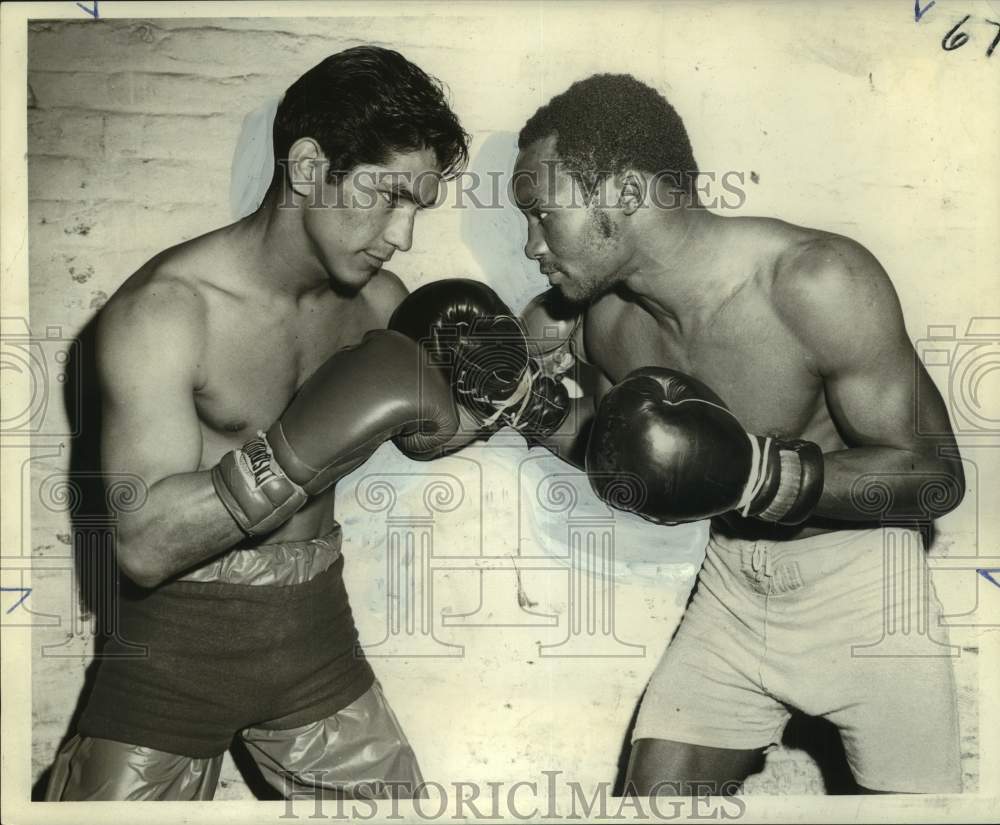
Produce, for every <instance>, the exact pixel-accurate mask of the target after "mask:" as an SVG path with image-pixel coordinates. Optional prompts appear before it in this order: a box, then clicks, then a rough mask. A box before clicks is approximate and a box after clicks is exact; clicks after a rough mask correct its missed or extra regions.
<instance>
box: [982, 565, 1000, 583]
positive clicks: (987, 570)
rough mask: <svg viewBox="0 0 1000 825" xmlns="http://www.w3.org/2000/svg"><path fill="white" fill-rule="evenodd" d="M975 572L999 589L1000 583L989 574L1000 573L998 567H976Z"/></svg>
mask: <svg viewBox="0 0 1000 825" xmlns="http://www.w3.org/2000/svg"><path fill="white" fill-rule="evenodd" d="M976 572H977V573H978V574H979V575H980V576H982V577H983V578H984V579H986V581H988V582H989V583H990V584H992V585H993V586H995V587H1000V582H998V581H997V580H996V579H994V578H993V577H992V576H991V575H990V573H1000V567H977V568H976Z"/></svg>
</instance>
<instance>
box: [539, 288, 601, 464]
mask: <svg viewBox="0 0 1000 825" xmlns="http://www.w3.org/2000/svg"><path fill="white" fill-rule="evenodd" d="M576 312H577V310H576V309H575V308H574V307H570V306H568V305H566V304H565V302H563V301H562V300H561V299H560V296H559V292H558V290H556V289H549V290H546V291H545V292H543V293H541V294H539V295H536V296H535V297H534V298H532V299H531V301H529V302H528V304H527V306H525V308H524V309H523V310H522V311H521V316H520V317H521V321H522V323H523V324H524V328H525V331H526V333H527V337H528V341H529V345H530V346H531V348H532V350H533V351H534V352H535V353H537V354H538V357H539V361H540V364H541V368H542V370H543V372H545V373H546V374H548V375H552V376H558V377H559V378H558V380H561V381H562V382H563V383H564V385H565V386H566V387H567V389H568V390H569V395H570V407H569V413H568V415H567V416H566V418H565V419H564V420H563V422H562V425H561V426H560V427H559V429H558V430H556V431H555V432H553V433H552V434H551V435H549V436H547V437H546V438H543V439H537V440H536V441H535V442H534V444H535V445H537V446H540V447H544V448H545V449H547V450H549V451H550V452H551V453H553V454H554V455H556V456H558V457H559V458H561V459H562V460H563V461H566V462H567V463H569V464H572V465H574V466H575V467H577V468H579V469H581V470H583V469H584V468H585V461H586V454H587V440H588V438H589V435H590V427H591V424H592V423H593V419H594V415H595V413H596V411H597V407H598V405H599V404H600V401H601V399H602V398H603V397H604V395H605V393H607V392H608V390H610V389H611V386H612V384H611V382H610V381H609V380H608V379H607V378H606V377H605V376H604V375H603V374H602V373H601V371H600V370H599V369H598V368H597V367H596V366H594V365H593V364H591V363H589V362H588V361H587V360H586V358H585V356H584V353H585V349H584V341H583V324H582V323H581V322H580V320H581V319H580V317H579V316H578V315H577V314H576Z"/></svg>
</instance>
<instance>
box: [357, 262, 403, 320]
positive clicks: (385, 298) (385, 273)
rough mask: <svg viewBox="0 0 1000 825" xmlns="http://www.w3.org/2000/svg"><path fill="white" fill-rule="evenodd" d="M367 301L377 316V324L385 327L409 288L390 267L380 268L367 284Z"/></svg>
mask: <svg viewBox="0 0 1000 825" xmlns="http://www.w3.org/2000/svg"><path fill="white" fill-rule="evenodd" d="M365 295H366V297H367V303H368V306H369V307H370V309H371V311H372V312H373V314H374V316H375V325H376V326H380V327H384V326H386V324H388V323H389V318H390V316H391V315H392V313H393V312H394V311H395V309H396V307H398V306H399V304H400V303H401V302H402V300H403V299H404V298H405V297H406V296H407V295H409V290H408V289H407V288H406V285H405V284H404V283H403V281H402V279H401V278H400V277H399V276H398V275H397V274H396V273H395V272H390V271H389V270H388V269H380V270H379V271H378V273H376V274H375V275H374V276H373V277H372V279H371V280H370V281H369V282H368V283H367V284H366V285H365Z"/></svg>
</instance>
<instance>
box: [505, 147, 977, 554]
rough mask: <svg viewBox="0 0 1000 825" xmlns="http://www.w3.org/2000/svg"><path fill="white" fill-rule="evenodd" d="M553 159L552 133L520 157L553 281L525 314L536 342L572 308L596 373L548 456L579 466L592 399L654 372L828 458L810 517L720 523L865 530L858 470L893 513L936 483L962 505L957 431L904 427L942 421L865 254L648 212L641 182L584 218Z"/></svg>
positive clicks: (766, 223) (747, 528) (774, 230)
mask: <svg viewBox="0 0 1000 825" xmlns="http://www.w3.org/2000/svg"><path fill="white" fill-rule="evenodd" d="M555 158H556V155H555V144H554V139H552V138H550V139H547V140H544V141H539V142H537V143H535V144H532V145H531V146H529V147H528V148H527V149H526V150H525V151H523V152H521V154H520V155H518V160H517V164H516V171H515V174H516V175H519V176H518V177H517V178H516V180H517V187H516V189H515V194H516V197H517V200H518V203H519V205H520V206H521V208H522V211H523V212H524V214H525V216H526V218H527V220H528V241H527V244H526V247H525V253H526V255H527V256H528V257H530V258H533V259H535V260H537V261H538V263H539V266H540V269H541V270H542V272H543V273H546V274H547V275H548V278H549V282H550V284H551V285H552V287H553V289H552V290H550V293H549V294H548V295H547V296H540V298H538V299H536V300H535V301H534V302H532V304H531V305H530V306H529V311H528V313H526V315H525V320H526V322H527V323H528V325H529V327H531V328H532V331H534V332H535V333H536V334H537V331H538V330H539V329H541V328H542V327H544V326H545V324H547V323H555V322H556V319H554V318H553V313H552V312H551V311H550V310H549V309H547V307H550V306H553V307H554V306H557V305H565V304H566V303H567V302H568V303H570V304H571V305H575V306H576V307H577V308H578V312H580V313H581V314H583V316H584V317H583V323H582V324H580V325H579V327H577V331H576V336H577V341H576V343H577V350H578V354H582V355H584V356H585V359H586V361H587V362H589V364H590V365H592V368H593V369H595V371H596V372H597V373H598V379H599V380H598V389H597V390H596V391H595V392H594V393H593V394H592V395H591V396H590V397H589V398H585V399H581V401H580V402H579V404H578V409H577V411H576V412H577V414H576V415H571V416H570V417H569V419H568V420H567V426H568V427H573V428H574V429H572V430H564V432H563V433H561V434H560V436H559V437H557V438H555V439H551V440H550V442H549V445H548V446H550V447H551V448H554V449H558V450H559V451H560V452H561V453H562V454H563V455H564V456H566V457H567V458H568V459H569V460H571V461H573V462H574V463H576V464H578V466H579V465H580V455H581V453H580V451H581V449H582V447H584V446H585V443H586V441H585V434H586V423H587V420H588V418H589V416H590V415H592V409H593V406H596V404H597V403H599V401H600V398H601V396H602V395H603V393H604V392H606V391H607V389H608V388H610V386H612V385H613V384H614V383H616V382H618V381H621V380H622V379H623V378H624V377H625V376H626V375H627V374H628V373H629V372H630V371H632V370H633V369H636V368H638V367H645V366H662V367H669V368H673V369H677V370H680V371H682V372H685V373H687V374H689V375H692V376H693V377H695V378H697V379H699V380H700V381H702V382H704V383H705V384H707V385H708V386H709V387H711V388H712V389H713V390H715V392H716V393H718V394H719V395H720V396H721V397H722V398H723V400H724V401H725V402H726V403H727V405H728V406H729V408H730V409H731V410H732V412H733V413H734V415H735V416H736V417H737V418H738V419H739V421H740V423H741V424H742V425H743V427H744V428H745V429H746V430H747V431H748V432H751V433H756V434H758V435H765V436H766V435H771V436H776V437H780V438H788V439H792V438H802V439H808V440H811V441H814V442H816V443H817V444H819V445H820V447H821V448H822V449H823V451H824V453H825V454H826V455H825V461H824V464H825V476H826V479H825V485H824V492H823V496H822V498H821V500H820V504H819V506H818V508H817V510H816V515H815V516H814V517H813V518H812V519H811V520H810V521H808V522H806V523H805V524H804V525H802V526H800V527H796V528H792V529H789V528H784V527H783V528H776V527H775V526H773V525H766V524H763V523H761V522H756V521H754V520H752V519H742V518H739V517H737V516H733V515H731V514H729V515H727V516H726V517H724V521H725V524H724V525H723V524H718V525H716V527H717V529H725V530H726V531H727V532H735V533H737V534H740V535H747V536H750V535H759V534H762V533H765V532H766V533H774V534H780V536H781V537H785V538H791V537H796V536H797V537H805V536H808V535H813V534H815V533H819V532H824V531H828V530H832V529H845V528H846V527H850V526H852V524H854V523H857V522H861V521H865V520H868V521H870V520H871V518H872V516H871V513H870V511H867V510H866V509H865V508H864V506H859V505H861V504H863V502H861V501H860V500H859V496H858V491H859V489H860V485H862V484H863V483H864V482H863V478H864V476H865V475H866V474H871V473H879V474H887V473H891V474H893V475H891V476H889V477H888V483H889V484H890V485H891V487H892V492H893V495H894V502H895V505H894V506H896V507H897V508H898V512H903V511H909V512H914V511H915V512H921V510H922V509H923V508H927V507H928V506H931V507H933V506H934V505H933V504H930V505H929V503H928V501H927V500H925V499H922V498H921V488H922V487H923V486H924V485H925V484H926V483H927V482H928V481H929V480H933V479H943V480H944V481H945V483H946V484H947V485H949V490H950V493H951V494H950V495H949V496H947V499H948V504H947V509H950V508H951V507H954V506H955V505H956V504H957V503H958V501H959V500H960V499H961V494H962V492H963V490H964V477H963V473H962V468H961V464H960V462H959V460H958V458H957V455H958V453H957V449H956V448H955V443H954V438H953V437H951V436H950V435H949V436H945V437H935V438H928V437H926V436H920V435H918V433H917V431H916V426H915V411H916V405H917V404H918V403H919V405H920V416H921V418H923V419H925V420H927V421H928V422H933V426H932V427H931V426H929V427H928V428H927V429H928V430H932V431H935V432H943V433H950V428H949V424H948V416H947V411H946V409H945V406H944V403H943V401H942V400H941V397H940V395H939V393H938V392H937V390H936V388H935V387H934V385H933V383H932V382H931V380H930V378H929V377H928V375H927V373H926V371H925V370H924V369H923V367H922V365H920V363H919V360H917V359H916V357H915V353H914V351H913V347H912V345H911V343H910V341H909V338H908V337H907V334H906V329H905V327H904V324H903V318H902V312H901V310H900V306H899V301H898V299H897V297H896V293H895V291H894V289H893V287H892V284H891V282H890V280H889V278H888V276H887V274H886V273H885V271H884V270H883V269H882V267H881V265H880V264H879V263H878V261H877V260H876V259H875V258H874V257H873V256H872V255H871V254H870V253H869V252H867V251H866V250H865V249H864V248H863V247H861V246H860V245H859V244H857V243H855V242H854V241H851V240H849V239H847V238H844V237H841V236H838V235H833V234H831V233H827V232H821V231H817V230H812V229H805V228H802V227H797V226H792V225H790V224H787V223H784V222H782V221H779V220H773V219H765V218H729V217H722V216H718V215H715V214H713V213H710V212H708V211H706V210H704V209H697V208H687V209H680V208H674V209H662V208H658V207H657V206H653V205H650V204H651V203H658V204H667V203H671V199H670V197H669V196H668V195H667V194H666V193H663V192H660V193H659V197H658V198H656V199H655V200H654V199H652V198H651V197H650V191H649V190H650V184H649V181H648V176H644V175H643V173H641V172H635V173H629V174H626V175H620V176H617V177H615V178H613V179H610V180H608V181H606V182H605V189H604V191H603V192H602V193H601V197H602V198H603V200H602V202H603V203H604V204H617V206H616V207H615V208H614V209H603V210H602V209H600V208H598V209H594V208H587V207H586V206H584V205H583V204H582V203H581V198H580V195H579V192H578V191H576V192H574V191H573V190H574V185H573V182H572V180H571V179H570V177H569V176H568V175H566V174H565V173H564V172H563V171H562V170H561V169H558V168H557V167H556V166H555V164H554V163H553V161H554V159H555ZM600 211H603V212H604V213H605V215H606V216H607V217H605V218H601V217H600V216H599V215H598V212H600ZM602 224H603V226H602ZM609 233H610V234H609ZM563 311H564V312H565V310H563ZM947 509H944V510H942V511H934V510H931V512H930V513H929V514H928V515H930V516H932V517H933V516H937V515H940V514H942V512H946V511H947Z"/></svg>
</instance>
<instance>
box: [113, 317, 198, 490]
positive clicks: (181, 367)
mask: <svg viewBox="0 0 1000 825" xmlns="http://www.w3.org/2000/svg"><path fill="white" fill-rule="evenodd" d="M108 310H109V311H107V312H106V313H102V316H101V319H100V321H99V325H98V332H97V370H98V380H99V382H100V389H101V399H102V421H101V455H102V463H103V466H104V468H105V470H107V471H110V472H126V473H133V474H135V475H138V476H139V477H140V478H141V479H142V481H143V483H144V484H145V485H146V486H147V487H152V486H153V485H154V484H156V483H157V482H158V481H161V480H162V479H164V478H167V477H169V476H172V475H177V474H180V473H189V472H194V471H196V470H197V469H198V467H199V463H200V460H201V451H202V435H201V426H200V422H199V420H198V415H197V410H196V408H195V403H194V381H195V375H196V368H197V364H196V359H197V353H196V351H195V347H196V344H195V342H194V341H192V340H191V337H190V336H191V332H192V326H193V324H192V320H193V319H191V318H189V317H185V315H184V314H183V313H184V310H185V307H184V306H183V305H180V306H179V305H177V304H171V303H170V302H169V301H164V300H160V299H154V300H152V301H147V302H146V303H144V302H143V301H142V300H141V299H131V298H130V299H128V300H127V301H123V302H122V303H121V304H119V305H115V306H111V305H109V307H108Z"/></svg>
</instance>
